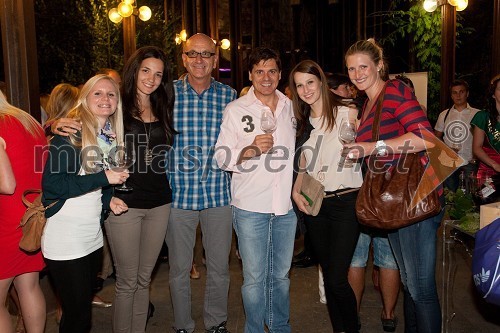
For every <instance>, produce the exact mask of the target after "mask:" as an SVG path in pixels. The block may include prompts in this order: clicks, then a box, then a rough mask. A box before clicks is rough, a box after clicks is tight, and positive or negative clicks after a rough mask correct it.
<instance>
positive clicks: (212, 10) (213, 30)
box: [208, 0, 219, 80]
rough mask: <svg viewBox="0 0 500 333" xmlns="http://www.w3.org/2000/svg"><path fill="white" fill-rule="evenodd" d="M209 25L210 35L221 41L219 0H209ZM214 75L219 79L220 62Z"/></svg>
mask: <svg viewBox="0 0 500 333" xmlns="http://www.w3.org/2000/svg"><path fill="white" fill-rule="evenodd" d="M208 17H209V19H208V26H209V31H208V35H209V36H210V37H212V38H213V39H215V40H216V41H219V28H218V27H217V20H218V15H217V0H209V1H208ZM212 76H213V77H214V78H215V79H216V80H219V63H218V64H217V68H215V69H214V71H213V72H212Z"/></svg>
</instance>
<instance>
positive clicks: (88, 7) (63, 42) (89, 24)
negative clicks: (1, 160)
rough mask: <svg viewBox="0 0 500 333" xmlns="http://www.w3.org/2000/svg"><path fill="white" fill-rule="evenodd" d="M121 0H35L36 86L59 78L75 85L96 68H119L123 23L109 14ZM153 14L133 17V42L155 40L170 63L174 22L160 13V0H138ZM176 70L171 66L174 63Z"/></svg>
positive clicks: (44, 86)
mask: <svg viewBox="0 0 500 333" xmlns="http://www.w3.org/2000/svg"><path fill="white" fill-rule="evenodd" d="M119 2H120V1H119V0H35V16H36V28H37V49H38V50H37V51H38V67H39V77H40V91H41V92H50V91H51V90H52V88H53V87H54V86H55V85H57V84H58V83H61V82H67V83H71V84H73V85H79V84H81V83H83V82H85V81H86V80H87V79H88V78H89V77H91V76H92V75H93V74H94V73H95V72H96V71H97V70H98V69H99V68H103V67H109V68H114V69H116V70H118V71H121V70H122V68H123V32H122V24H121V23H119V24H114V23H112V22H111V21H110V20H109V19H108V11H109V9H111V8H113V7H116V6H117V5H118V3H119ZM141 5H148V6H149V7H150V8H151V10H152V12H153V15H152V17H151V19H150V20H149V21H147V22H143V21H141V20H139V19H136V36H137V47H141V46H145V45H156V46H159V47H161V48H162V49H164V50H165V52H166V53H167V56H168V57H169V59H170V60H171V63H172V64H173V65H175V64H176V62H175V43H174V42H173V40H174V32H173V31H174V29H173V24H174V23H175V22H176V20H173V19H172V18H169V19H168V24H166V23H165V19H164V8H163V1H160V0H149V1H141ZM174 74H175V68H174Z"/></svg>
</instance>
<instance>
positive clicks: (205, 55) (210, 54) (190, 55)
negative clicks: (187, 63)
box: [184, 51, 215, 58]
mask: <svg viewBox="0 0 500 333" xmlns="http://www.w3.org/2000/svg"><path fill="white" fill-rule="evenodd" d="M184 54H185V55H187V56H188V58H196V57H198V55H200V56H201V57H202V58H210V57H213V56H214V55H215V53H213V52H208V51H202V52H196V51H187V52H184Z"/></svg>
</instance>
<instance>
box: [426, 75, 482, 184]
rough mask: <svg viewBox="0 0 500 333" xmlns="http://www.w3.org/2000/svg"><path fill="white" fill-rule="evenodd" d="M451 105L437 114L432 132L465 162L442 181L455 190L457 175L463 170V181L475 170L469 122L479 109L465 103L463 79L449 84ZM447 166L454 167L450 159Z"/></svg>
mask: <svg viewBox="0 0 500 333" xmlns="http://www.w3.org/2000/svg"><path fill="white" fill-rule="evenodd" d="M450 93H451V99H452V100H453V106H452V107H450V108H449V109H447V110H444V111H443V112H441V114H439V117H438V120H437V122H436V126H435V127H434V133H435V134H436V136H437V137H438V138H440V139H442V140H443V141H444V142H445V143H446V144H447V145H448V146H449V147H450V148H451V149H453V150H455V151H456V152H457V154H458V155H460V157H462V158H463V159H464V160H465V162H466V163H467V164H465V165H463V166H461V167H460V168H458V169H457V170H456V171H455V172H453V173H452V174H451V175H450V176H449V177H448V178H447V179H446V180H445V182H444V185H445V186H446V187H447V188H449V189H450V190H451V191H456V190H457V189H458V186H459V176H460V173H461V172H462V171H463V172H464V176H465V181H467V179H468V175H469V174H470V172H471V171H475V165H476V164H475V163H474V161H473V158H474V156H473V154H472V132H471V125H470V122H471V120H472V118H473V117H474V115H475V114H476V113H477V112H478V111H479V110H478V109H476V108H473V107H471V106H470V105H469V103H467V97H469V84H468V83H467V82H466V81H464V80H454V81H453V82H452V83H451V85H450ZM450 163H452V164H451V165H448V166H449V167H456V165H453V161H451V162H450Z"/></svg>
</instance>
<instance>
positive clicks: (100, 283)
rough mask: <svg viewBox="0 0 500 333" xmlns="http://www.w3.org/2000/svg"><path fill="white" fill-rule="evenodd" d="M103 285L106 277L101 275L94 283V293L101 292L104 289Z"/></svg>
mask: <svg viewBox="0 0 500 333" xmlns="http://www.w3.org/2000/svg"><path fill="white" fill-rule="evenodd" d="M103 285H104V279H102V278H100V277H98V278H96V279H95V284H94V294H95V293H98V292H100V291H101V290H102V287H103Z"/></svg>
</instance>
